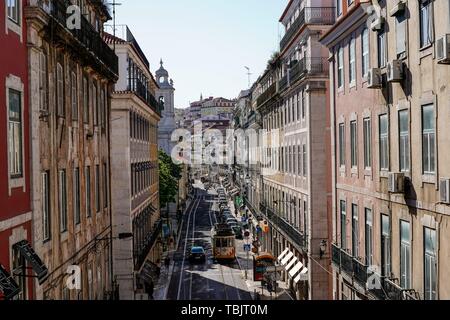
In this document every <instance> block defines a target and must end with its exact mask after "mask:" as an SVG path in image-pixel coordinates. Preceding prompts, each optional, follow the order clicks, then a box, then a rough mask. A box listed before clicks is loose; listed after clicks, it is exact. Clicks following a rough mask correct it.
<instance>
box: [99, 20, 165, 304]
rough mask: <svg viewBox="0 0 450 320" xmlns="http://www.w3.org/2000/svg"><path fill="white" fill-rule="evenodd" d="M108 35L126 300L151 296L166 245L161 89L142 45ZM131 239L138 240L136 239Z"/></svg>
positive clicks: (117, 244) (116, 216) (116, 220)
mask: <svg viewBox="0 0 450 320" xmlns="http://www.w3.org/2000/svg"><path fill="white" fill-rule="evenodd" d="M126 30H127V32H126V35H125V36H124V37H123V38H118V37H114V36H113V35H110V34H105V36H104V37H105V39H106V42H107V43H108V44H109V45H110V47H115V52H116V54H117V56H118V58H119V80H118V81H117V83H116V85H115V88H114V92H113V94H112V100H111V119H113V120H112V121H111V169H112V170H111V173H112V175H111V179H112V181H114V183H113V184H112V221H113V227H112V228H113V235H114V242H113V244H114V246H113V247H114V249H113V257H114V263H113V266H114V270H113V275H114V279H115V280H116V283H117V286H118V290H119V293H120V296H119V298H120V299H121V300H134V299H136V298H137V297H138V296H139V298H140V299H141V297H142V294H146V295H147V296H148V294H149V293H150V292H149V287H151V286H154V285H155V283H156V282H157V280H158V275H157V274H158V272H157V270H158V269H159V268H160V263H161V254H162V245H161V230H162V222H161V219H160V210H159V165H158V122H159V120H160V117H161V115H160V112H161V110H160V109H161V108H160V105H159V102H158V101H157V100H156V99H155V92H156V89H157V88H158V85H157V83H156V81H155V79H154V78H153V75H152V74H151V72H150V64H149V62H148V60H147V58H146V57H145V55H144V53H143V52H142V50H141V48H140V47H139V44H138V42H137V41H136V39H135V38H134V36H133V35H132V33H131V32H130V30H129V29H128V28H126ZM131 235H133V236H132V237H131Z"/></svg>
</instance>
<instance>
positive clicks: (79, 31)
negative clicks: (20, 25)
mask: <svg viewBox="0 0 450 320" xmlns="http://www.w3.org/2000/svg"><path fill="white" fill-rule="evenodd" d="M28 5H29V7H39V8H40V9H42V10H43V11H45V12H46V13H47V14H48V15H49V16H50V18H51V20H50V24H49V27H50V30H49V32H50V33H51V35H52V38H51V39H52V40H53V41H55V42H63V43H64V44H65V46H66V47H67V48H70V49H72V50H73V51H74V52H76V53H77V54H78V55H79V57H80V58H81V60H82V61H83V62H84V63H86V64H89V65H92V66H93V67H94V68H96V69H97V70H98V71H99V72H102V71H106V72H109V73H110V76H114V77H117V75H118V72H119V62H118V58H117V56H116V54H115V53H114V51H113V50H112V49H111V48H110V47H109V46H108V45H107V44H106V43H105V42H104V41H103V39H102V36H101V31H97V30H95V28H94V27H93V26H92V24H91V23H90V22H89V21H88V20H87V19H86V18H85V17H84V15H81V21H80V22H81V25H80V28H74V29H70V28H69V27H68V25H67V18H68V17H69V14H68V13H67V8H68V7H69V6H71V5H72V3H71V2H70V1H68V0H52V1H45V0H30V2H29V4H28ZM67 35H70V36H69V37H68V36H67Z"/></svg>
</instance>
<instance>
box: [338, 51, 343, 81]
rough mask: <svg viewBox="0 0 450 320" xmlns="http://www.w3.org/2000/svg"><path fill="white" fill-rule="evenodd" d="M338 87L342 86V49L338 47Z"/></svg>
mask: <svg viewBox="0 0 450 320" xmlns="http://www.w3.org/2000/svg"><path fill="white" fill-rule="evenodd" d="M337 68H338V79H337V80H338V88H342V87H343V86H344V49H343V48H339V52H338V63H337Z"/></svg>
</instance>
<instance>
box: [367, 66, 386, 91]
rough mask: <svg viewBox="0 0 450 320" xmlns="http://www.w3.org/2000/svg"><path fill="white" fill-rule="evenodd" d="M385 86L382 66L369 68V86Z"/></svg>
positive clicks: (372, 87) (373, 87)
mask: <svg viewBox="0 0 450 320" xmlns="http://www.w3.org/2000/svg"><path fill="white" fill-rule="evenodd" d="M382 86H383V78H382V76H381V69H380V68H372V69H369V72H368V74H367V88H371V89H375V88H381V87H382Z"/></svg>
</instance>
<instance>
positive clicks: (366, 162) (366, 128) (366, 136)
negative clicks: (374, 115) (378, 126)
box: [364, 118, 372, 169]
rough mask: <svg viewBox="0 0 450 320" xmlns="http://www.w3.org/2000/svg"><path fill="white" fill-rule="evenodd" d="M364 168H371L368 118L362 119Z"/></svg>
mask: <svg viewBox="0 0 450 320" xmlns="http://www.w3.org/2000/svg"><path fill="white" fill-rule="evenodd" d="M364 168H365V169H370V168H372V123H371V120H370V118H365V119H364Z"/></svg>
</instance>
